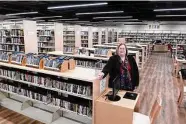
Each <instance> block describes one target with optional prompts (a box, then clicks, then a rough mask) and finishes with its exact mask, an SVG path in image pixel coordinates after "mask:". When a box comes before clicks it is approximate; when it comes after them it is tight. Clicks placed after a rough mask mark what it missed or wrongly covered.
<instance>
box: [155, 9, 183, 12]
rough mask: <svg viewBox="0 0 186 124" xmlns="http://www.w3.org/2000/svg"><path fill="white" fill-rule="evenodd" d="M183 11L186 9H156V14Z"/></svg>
mask: <svg viewBox="0 0 186 124" xmlns="http://www.w3.org/2000/svg"><path fill="white" fill-rule="evenodd" d="M182 10H186V8H170V9H154V12H161V11H182Z"/></svg>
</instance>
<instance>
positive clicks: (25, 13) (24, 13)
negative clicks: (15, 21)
mask: <svg viewBox="0 0 186 124" xmlns="http://www.w3.org/2000/svg"><path fill="white" fill-rule="evenodd" d="M37 13H38V12H23V13H12V14H6V16H16V15H28V14H37Z"/></svg>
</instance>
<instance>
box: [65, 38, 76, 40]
mask: <svg viewBox="0 0 186 124" xmlns="http://www.w3.org/2000/svg"><path fill="white" fill-rule="evenodd" d="M63 40H75V38H74V37H64V38H63Z"/></svg>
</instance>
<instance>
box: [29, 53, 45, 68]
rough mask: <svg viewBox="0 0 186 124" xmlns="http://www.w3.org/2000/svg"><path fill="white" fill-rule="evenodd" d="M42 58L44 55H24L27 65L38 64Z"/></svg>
mask: <svg viewBox="0 0 186 124" xmlns="http://www.w3.org/2000/svg"><path fill="white" fill-rule="evenodd" d="M42 58H44V55H34V54H27V55H26V64H29V65H39V63H40V60H41V59H42Z"/></svg>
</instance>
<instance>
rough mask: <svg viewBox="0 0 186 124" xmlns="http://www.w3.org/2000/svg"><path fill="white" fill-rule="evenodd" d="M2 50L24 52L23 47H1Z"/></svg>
mask: <svg viewBox="0 0 186 124" xmlns="http://www.w3.org/2000/svg"><path fill="white" fill-rule="evenodd" d="M2 49H3V50H5V51H10V52H14V51H16V52H19V51H24V46H15V45H3V46H2Z"/></svg>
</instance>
